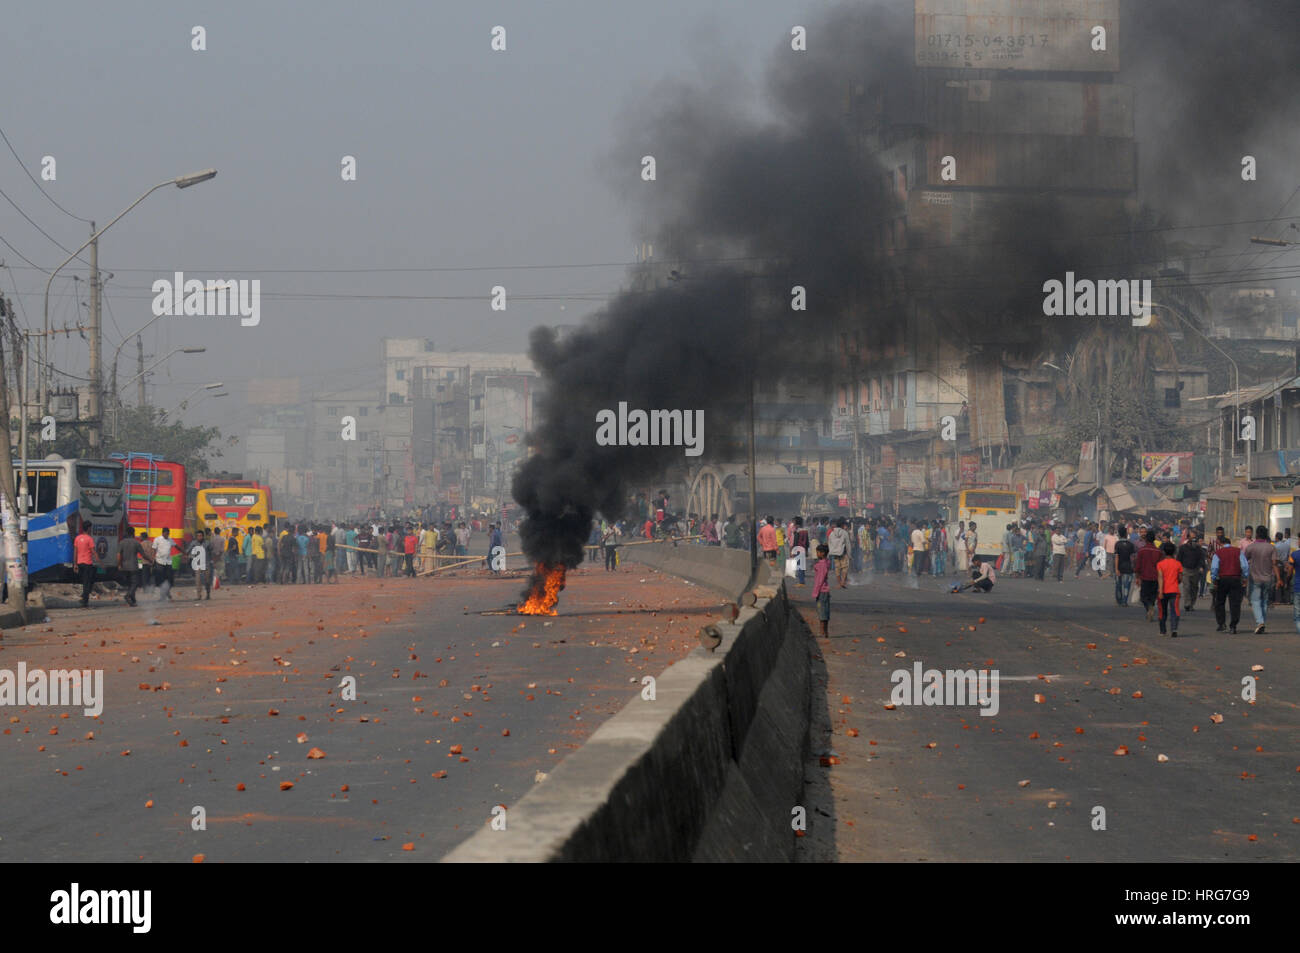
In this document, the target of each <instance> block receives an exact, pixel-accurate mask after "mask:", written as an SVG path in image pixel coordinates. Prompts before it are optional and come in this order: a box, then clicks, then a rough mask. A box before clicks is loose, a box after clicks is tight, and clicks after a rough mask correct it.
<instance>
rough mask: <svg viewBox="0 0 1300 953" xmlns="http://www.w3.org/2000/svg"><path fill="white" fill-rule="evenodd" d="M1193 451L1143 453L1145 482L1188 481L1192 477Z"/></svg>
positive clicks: (1143, 477)
mask: <svg viewBox="0 0 1300 953" xmlns="http://www.w3.org/2000/svg"><path fill="white" fill-rule="evenodd" d="M1193 456H1194V454H1191V453H1144V454H1142V482H1143V483H1186V482H1188V481H1190V480H1191V479H1192V458H1193Z"/></svg>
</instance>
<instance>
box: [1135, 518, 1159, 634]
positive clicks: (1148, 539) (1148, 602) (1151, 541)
mask: <svg viewBox="0 0 1300 953" xmlns="http://www.w3.org/2000/svg"><path fill="white" fill-rule="evenodd" d="M1161 557H1162V553H1161V552H1160V550H1159V549H1157V548H1156V531H1155V530H1153V529H1149V530H1147V532H1146V536H1145V537H1143V546H1142V548H1141V549H1139V550H1138V551H1137V555H1136V556H1134V557H1133V568H1134V569H1135V570H1136V571H1137V577H1138V579H1139V580H1141V584H1142V592H1141V595H1142V605H1144V606H1145V607H1146V610H1147V621H1148V622H1150V621H1152V620H1153V619H1154V618H1155V611H1156V604H1157V603H1158V602H1159V601H1160V572H1159V570H1157V569H1156V566H1157V565H1159V563H1160V559H1161Z"/></svg>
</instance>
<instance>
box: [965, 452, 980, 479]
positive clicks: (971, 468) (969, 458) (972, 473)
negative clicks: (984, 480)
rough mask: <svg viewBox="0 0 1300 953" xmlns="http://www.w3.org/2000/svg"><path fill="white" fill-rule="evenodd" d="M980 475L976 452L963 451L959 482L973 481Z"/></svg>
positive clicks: (978, 459)
mask: <svg viewBox="0 0 1300 953" xmlns="http://www.w3.org/2000/svg"><path fill="white" fill-rule="evenodd" d="M979 475H980V458H979V454H977V453H963V454H962V455H961V482H962V483H964V484H971V483H974V482H975V481H976V480H978V479H979Z"/></svg>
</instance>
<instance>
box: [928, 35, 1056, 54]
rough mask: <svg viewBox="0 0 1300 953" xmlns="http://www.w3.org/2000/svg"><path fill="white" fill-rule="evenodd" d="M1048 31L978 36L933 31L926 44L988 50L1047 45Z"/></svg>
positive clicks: (945, 47)
mask: <svg viewBox="0 0 1300 953" xmlns="http://www.w3.org/2000/svg"><path fill="white" fill-rule="evenodd" d="M1047 36H1048V35H1047V34H1046V33H1020V34H1017V35H1011V34H1007V35H1005V36H1004V35H1002V34H1000V33H999V34H988V33H986V34H984V35H982V36H977V35H976V34H973V33H964V34H963V33H931V34H930V35H929V36H927V37H926V38H925V45H926V46H933V47H942V48H944V49H948V48H952V49H972V48H975V47H983V48H984V49H986V50H996V49H1007V48H1011V47H1018V46H1026V47H1028V46H1046V45H1047Z"/></svg>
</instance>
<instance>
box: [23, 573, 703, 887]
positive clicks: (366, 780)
mask: <svg viewBox="0 0 1300 953" xmlns="http://www.w3.org/2000/svg"><path fill="white" fill-rule="evenodd" d="M588 566H589V567H590V568H584V569H582V570H580V571H578V572H575V573H571V574H570V578H569V585H568V588H567V589H566V590H565V591H564V593H563V594H562V596H561V601H560V607H559V608H560V612H561V614H560V615H559V616H558V617H555V618H544V617H537V616H532V617H520V616H509V615H507V616H503V615H481V614H479V613H480V612H481V611H482V610H490V609H496V608H500V607H503V606H507V605H512V604H513V603H515V602H516V601H517V596H518V594H519V593H520V591H521V588H522V586H523V584H524V580H523V579H521V578H500V577H492V576H490V575H489V574H487V573H486V572H485V571H483V570H478V569H476V570H473V571H471V572H465V573H462V574H461V575H459V576H457V577H454V578H445V577H439V578H435V579H420V580H406V579H398V580H392V579H388V580H383V581H376V580H375V579H374V578H373V577H367V578H366V579H356V578H345V579H344V580H343V581H342V582H341V583H340V584H338V585H311V586H304V585H298V586H262V587H255V588H247V587H226V588H223V589H221V590H219V591H218V592H216V593H214V594H213V598H212V601H210V602H207V601H205V602H203V603H201V604H198V605H196V604H194V603H193V602H192V601H191V600H192V599H193V590H192V589H186V588H181V589H178V590H176V591H175V592H174V594H173V595H174V597H175V598H174V601H173V602H170V603H158V602H156V601H153V598H154V597H153V596H142V597H141V600H140V605H139V608H138V609H130V608H127V607H125V606H123V605H122V604H121V603H120V602H117V601H113V602H108V601H100V602H97V603H95V604H93V605H92V607H91V608H90V609H88V610H81V609H69V610H53V611H52V612H51V622H50V623H49V624H48V625H32V626H28V627H27V628H26V629H21V630H9V631H7V632H5V633H4V634H3V640H2V641H0V669H8V670H16V669H17V667H18V664H19V663H20V662H23V663H25V664H26V666H28V668H29V669H30V668H36V667H39V668H43V669H46V670H48V669H52V668H78V669H81V668H85V669H102V670H103V671H104V682H105V684H104V695H105V701H104V708H103V712H102V714H100V715H99V716H98V717H86V716H85V715H83V713H82V711H81V710H80V709H74V708H66V707H62V708H60V707H35V706H30V705H29V706H9V707H0V719H2V720H3V725H0V727H2V728H3V729H4V730H3V735H0V759H2V763H3V766H4V770H3V772H0V802H2V803H3V804H4V811H3V812H0V861H145V862H149V861H184V862H189V861H190V860H191V859H192V858H194V857H195V856H196V855H200V854H201V855H203V857H204V859H205V861H206V862H209V863H212V862H222V861H232V860H237V861H266V860H274V861H339V860H342V861H394V860H414V861H421V860H423V861H428V860H436V859H438V858H439V857H441V856H442V855H443V854H445V853H446V852H447V851H449V850H450V849H451V848H452V847H454V846H455V845H456V844H458V843H459V842H460V841H461V840H463V839H465V838H466V837H468V836H470V834H472V833H473V832H474V831H475V830H477V829H478V828H479V827H480V826H481V825H483V824H484V823H485V822H486V821H487V820H488V819H489V817H490V814H491V811H492V808H493V806H494V805H496V804H503V805H506V806H507V808H508V806H509V805H511V804H513V803H514V802H516V801H517V800H518V799H519V798H520V797H522V796H523V794H524V793H526V792H527V791H528V790H529V789H531V787H532V786H533V785H534V784H535V783H537V779H538V775H539V772H543V773H544V772H548V771H550V770H551V769H552V768H553V767H554V765H555V764H557V763H558V762H559V761H560V760H561V759H562V758H563V757H564V756H565V755H566V754H568V753H569V752H570V751H571V750H572V749H574V748H576V747H578V746H579V745H580V744H581V742H582V741H583V740H584V739H585V738H586V737H587V736H588V735H589V734H590V733H591V732H592V731H594V730H595V728H596V727H597V726H598V725H599V723H600V722H601V721H602V720H603V719H605V718H606V717H608V716H609V715H611V714H613V713H614V712H616V711H618V710H619V709H620V708H621V707H622V706H623V705H624V704H625V703H626V702H627V701H629V700H630V699H632V698H634V697H636V695H637V694H638V693H639V692H640V678H641V676H642V674H643V673H649V674H657V673H659V672H661V671H662V670H663V669H664V667H666V666H667V665H669V664H671V663H672V662H673V661H674V660H675V659H677V658H680V657H682V656H683V655H685V654H686V653H687V652H688V651H690V649H691V648H693V647H695V646H696V645H697V644H698V643H697V641H696V633H697V631H698V629H699V627H700V626H701V625H703V624H705V622H707V621H708V619H709V618H716V617H718V616H719V615H720V609H719V605H720V602H721V600H720V599H719V598H718V597H717V596H715V595H713V594H711V593H708V592H707V591H706V590H703V589H700V588H698V587H695V586H691V585H689V584H687V583H684V582H682V581H680V580H677V579H674V578H672V577H668V576H663V575H660V574H658V573H656V572H654V571H652V570H649V569H647V568H645V567H642V566H636V565H629V566H626V567H624V568H623V569H621V570H620V571H617V572H611V573H606V572H604V571H603V569H600V568H597V565H596V564H595V563H591V564H588ZM154 623H157V624H154ZM345 675H352V676H355V678H356V690H357V695H356V700H355V701H349V700H345V699H343V698H342V697H341V686H342V683H341V679H342V678H343V676H345ZM300 735H301V736H303V740H301V741H300V740H299V736H300ZM314 748H315V749H319V751H320V752H321V753H323V755H324V757H320V758H312V757H309V753H310V752H311V751H312V749H314ZM442 772H445V776H444V775H443V774H442ZM284 785H290V786H289V787H283V786H284ZM196 808H202V811H203V821H204V826H205V829H203V830H196V829H194V828H195V824H196V811H195V809H196ZM407 845H409V847H408V846H407Z"/></svg>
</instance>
